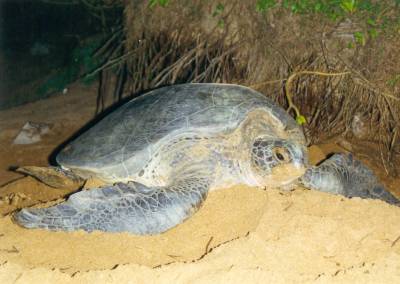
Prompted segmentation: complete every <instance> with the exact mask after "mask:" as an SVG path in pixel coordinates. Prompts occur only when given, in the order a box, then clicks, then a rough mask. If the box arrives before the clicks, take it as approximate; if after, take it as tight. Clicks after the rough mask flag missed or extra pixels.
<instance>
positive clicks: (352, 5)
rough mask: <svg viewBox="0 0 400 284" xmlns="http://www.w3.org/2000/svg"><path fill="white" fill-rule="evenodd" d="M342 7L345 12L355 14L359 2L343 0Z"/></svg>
mask: <svg viewBox="0 0 400 284" xmlns="http://www.w3.org/2000/svg"><path fill="white" fill-rule="evenodd" d="M340 7H341V8H342V9H343V11H345V12H347V13H350V14H353V13H354V12H355V11H356V8H357V1H356V0H342V1H340Z"/></svg>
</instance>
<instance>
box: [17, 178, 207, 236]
mask: <svg viewBox="0 0 400 284" xmlns="http://www.w3.org/2000/svg"><path fill="white" fill-rule="evenodd" d="M209 184H210V181H209V179H208V178H207V177H204V178H200V177H193V178H185V179H181V180H176V181H175V182H173V183H172V184H171V185H169V186H164V187H147V186H145V185H143V184H140V183H136V182H130V183H119V184H115V185H111V186H107V187H103V188H96V189H91V190H84V191H80V192H77V193H75V194H73V195H71V196H70V197H69V198H68V200H67V201H66V202H64V203H61V204H58V205H55V206H53V207H49V208H29V209H22V210H21V211H20V212H18V213H16V214H15V215H14V220H15V221H16V222H17V223H18V224H20V225H22V226H23V227H26V228H43V229H48V230H62V231H74V230H80V229H81V230H85V231H87V232H91V231H94V230H100V231H105V232H130V233H134V234H140V235H146V234H159V233H162V232H164V231H166V230H168V229H170V228H172V227H174V226H176V225H178V224H179V223H181V222H183V221H184V220H185V219H187V218H188V217H190V216H191V215H192V214H193V213H194V212H196V211H197V209H198V208H199V207H200V206H201V204H202V203H203V201H204V200H205V198H206V196H207V193H208V189H209Z"/></svg>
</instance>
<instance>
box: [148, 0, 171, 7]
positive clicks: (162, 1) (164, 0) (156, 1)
mask: <svg viewBox="0 0 400 284" xmlns="http://www.w3.org/2000/svg"><path fill="white" fill-rule="evenodd" d="M168 3H169V0H150V1H149V7H150V8H153V7H154V6H157V5H160V6H161V7H165V6H167V5H168Z"/></svg>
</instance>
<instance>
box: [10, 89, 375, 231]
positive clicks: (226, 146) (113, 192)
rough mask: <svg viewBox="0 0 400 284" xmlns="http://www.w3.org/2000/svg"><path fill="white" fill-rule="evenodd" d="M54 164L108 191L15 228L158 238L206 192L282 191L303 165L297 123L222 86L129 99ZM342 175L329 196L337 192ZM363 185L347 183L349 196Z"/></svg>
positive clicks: (246, 93)
mask: <svg viewBox="0 0 400 284" xmlns="http://www.w3.org/2000/svg"><path fill="white" fill-rule="evenodd" d="M57 162H58V163H59V164H60V165H61V167H62V168H63V169H64V170H65V171H66V172H69V173H71V172H72V173H73V174H74V175H77V176H79V177H81V178H89V177H91V176H93V177H97V178H100V179H102V180H104V181H106V182H107V183H108V184H109V186H106V187H103V188H98V189H91V190H88V191H81V192H78V193H75V194H73V195H71V196H70V197H69V199H68V200H67V201H66V202H64V203H62V204H60V205H56V206H53V207H50V208H43V209H23V210H21V211H20V212H19V213H17V214H16V215H15V220H16V221H17V222H18V223H19V224H21V225H22V226H24V227H27V228H45V229H51V230H66V231H72V230H78V229H83V230H85V231H89V232H90V231H93V230H102V231H108V232H123V231H126V232H131V233H135V234H157V233H161V232H164V231H166V230H168V229H170V228H172V227H174V226H176V225H177V224H179V223H181V222H183V221H184V220H185V219H187V218H188V217H190V216H191V215H192V214H193V213H194V212H195V211H197V209H198V208H199V207H200V206H201V204H202V203H203V201H204V200H205V198H206V196H207V193H208V192H209V190H212V189H214V188H222V187H228V186H232V185H235V184H247V185H250V186H274V187H287V186H288V185H290V184H291V183H293V182H294V181H296V180H297V179H298V178H299V177H300V176H302V175H303V174H304V172H305V170H306V168H307V167H308V162H307V154H306V148H305V139H304V136H303V133H302V131H301V129H300V128H299V127H298V125H297V124H296V122H295V121H294V120H293V119H292V118H291V117H290V116H289V115H288V114H287V113H286V112H285V111H284V110H283V109H281V108H280V107H278V106H276V105H275V104H274V103H273V102H271V101H270V100H269V99H268V98H266V97H265V96H264V95H262V94H260V93H258V92H256V91H254V90H251V89H249V88H246V87H242V86H237V85H227V84H184V85H176V86H171V87H165V88H161V89H157V90H155V91H152V92H149V93H147V94H145V95H143V96H141V97H139V98H136V99H133V100H131V101H130V102H128V103H126V104H125V105H123V106H122V107H120V108H119V109H117V110H116V111H114V112H112V113H111V114H109V115H108V116H107V117H105V118H104V119H103V120H102V121H100V122H99V123H98V124H96V125H95V126H94V127H92V128H91V129H89V130H88V131H87V132H86V133H84V134H82V135H81V136H79V137H78V138H77V139H76V140H75V141H73V142H72V143H71V144H70V145H68V146H67V147H66V148H65V149H64V150H63V151H62V152H60V153H59V155H58V156H57ZM344 169H345V170H344V171H342V172H341V173H340V174H342V175H347V174H348V173H351V174H355V175H356V176H358V177H359V179H360V180H363V179H365V178H366V177H367V178H368V177H370V176H373V174H372V173H371V172H360V171H357V167H349V168H346V167H344ZM354 169H355V170H354ZM330 171H331V170H328V172H330ZM324 173H325V168H323V167H322V168H321V170H318V169H313V170H311V171H308V172H307V174H306V176H305V177H304V179H303V183H304V184H310V185H311V186H312V187H313V188H314V189H317V190H321V188H320V185H322V184H323V185H324V186H325V183H324V182H322V183H319V182H318V181H317V180H318V179H320V177H321V176H323V175H324ZM340 174H339V176H338V180H339V182H338V183H337V184H336V185H335V186H333V188H330V189H329V190H327V191H330V192H337V193H342V192H341V191H342V190H341V189H340V188H342V187H343V186H344V183H346V179H345V178H344V179H343V178H341V176H340ZM323 179H324V178H323ZM329 180H331V177H329ZM314 181H315V182H314ZM364 185H365V184H363V185H362V188H360V187H359V186H358V185H357V184H352V186H353V187H354V190H353V191H354V192H355V195H349V196H358V195H357V193H358V192H363V191H364V187H363V186H364ZM370 185H372V184H370V183H368V184H367V186H368V187H369V186H370ZM346 186H347V185H346ZM346 186H345V187H346ZM373 186H374V185H373ZM346 188H347V187H346Z"/></svg>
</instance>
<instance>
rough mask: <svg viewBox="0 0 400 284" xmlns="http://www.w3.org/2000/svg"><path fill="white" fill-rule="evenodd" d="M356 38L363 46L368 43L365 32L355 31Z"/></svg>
mask: <svg viewBox="0 0 400 284" xmlns="http://www.w3.org/2000/svg"><path fill="white" fill-rule="evenodd" d="M354 38H355V39H356V42H357V43H358V44H361V45H362V46H364V45H365V43H366V38H365V35H364V33H363V32H355V33H354Z"/></svg>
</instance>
